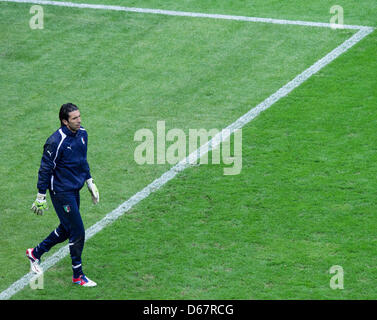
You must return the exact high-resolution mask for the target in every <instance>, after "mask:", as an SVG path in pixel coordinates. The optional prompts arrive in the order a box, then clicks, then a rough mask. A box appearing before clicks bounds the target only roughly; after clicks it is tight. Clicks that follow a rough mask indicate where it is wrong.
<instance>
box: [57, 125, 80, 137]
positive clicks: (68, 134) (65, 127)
mask: <svg viewBox="0 0 377 320" xmlns="http://www.w3.org/2000/svg"><path fill="white" fill-rule="evenodd" d="M61 129H62V131H63V132H64V134H66V135H67V136H71V137H76V136H77V134H78V132H79V131H80V130H78V131H77V132H76V133H73V132H72V131H71V130H69V129H68V128H67V126H62V127H61Z"/></svg>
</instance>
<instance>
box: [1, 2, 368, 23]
mask: <svg viewBox="0 0 377 320" xmlns="http://www.w3.org/2000/svg"><path fill="white" fill-rule="evenodd" d="M0 2H13V3H30V4H40V5H52V6H59V7H70V8H81V9H98V10H112V11H125V12H135V13H151V14H161V15H169V16H180V17H191V18H207V19H221V20H236V21H246V22H262V23H272V24H283V25H297V26H307V27H322V28H334V25H332V24H331V23H324V22H310V21H299V20H283V19H271V18H259V17H246V16H234V15H226V14H210V13H199V12H186V11H173V10H162V9H148V8H132V7H124V6H114V5H102V4H89V3H74V2H65V1H48V0H0ZM335 26H336V25H335ZM336 28H339V29H350V30H361V29H363V28H371V27H368V26H357V25H341V26H338V27H336Z"/></svg>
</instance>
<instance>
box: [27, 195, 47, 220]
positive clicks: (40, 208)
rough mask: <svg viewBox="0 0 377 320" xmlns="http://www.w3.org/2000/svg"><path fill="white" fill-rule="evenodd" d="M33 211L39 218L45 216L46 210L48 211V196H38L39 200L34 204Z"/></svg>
mask: <svg viewBox="0 0 377 320" xmlns="http://www.w3.org/2000/svg"><path fill="white" fill-rule="evenodd" d="M31 210H32V211H34V213H36V214H37V215H39V216H42V215H43V212H44V211H45V210H48V206H47V201H46V195H45V194H42V193H38V194H37V199H35V201H34V202H33V205H32V206H31Z"/></svg>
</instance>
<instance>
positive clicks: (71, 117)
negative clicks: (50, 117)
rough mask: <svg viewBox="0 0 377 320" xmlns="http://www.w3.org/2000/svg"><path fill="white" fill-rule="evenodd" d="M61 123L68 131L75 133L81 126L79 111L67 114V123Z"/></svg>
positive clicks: (64, 121)
mask: <svg viewBox="0 0 377 320" xmlns="http://www.w3.org/2000/svg"><path fill="white" fill-rule="evenodd" d="M63 123H64V124H65V125H66V126H67V127H68V129H69V130H71V131H73V132H76V131H77V130H79V129H80V126H81V116H80V111H79V110H75V111H71V112H70V113H68V121H67V120H63Z"/></svg>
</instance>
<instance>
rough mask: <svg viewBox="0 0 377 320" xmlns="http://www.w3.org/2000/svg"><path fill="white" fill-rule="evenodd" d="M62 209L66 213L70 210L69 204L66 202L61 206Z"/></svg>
mask: <svg viewBox="0 0 377 320" xmlns="http://www.w3.org/2000/svg"><path fill="white" fill-rule="evenodd" d="M63 209H64V211H65V212H67V213H70V212H71V206H70V205H69V204H66V205H65V206H63Z"/></svg>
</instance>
